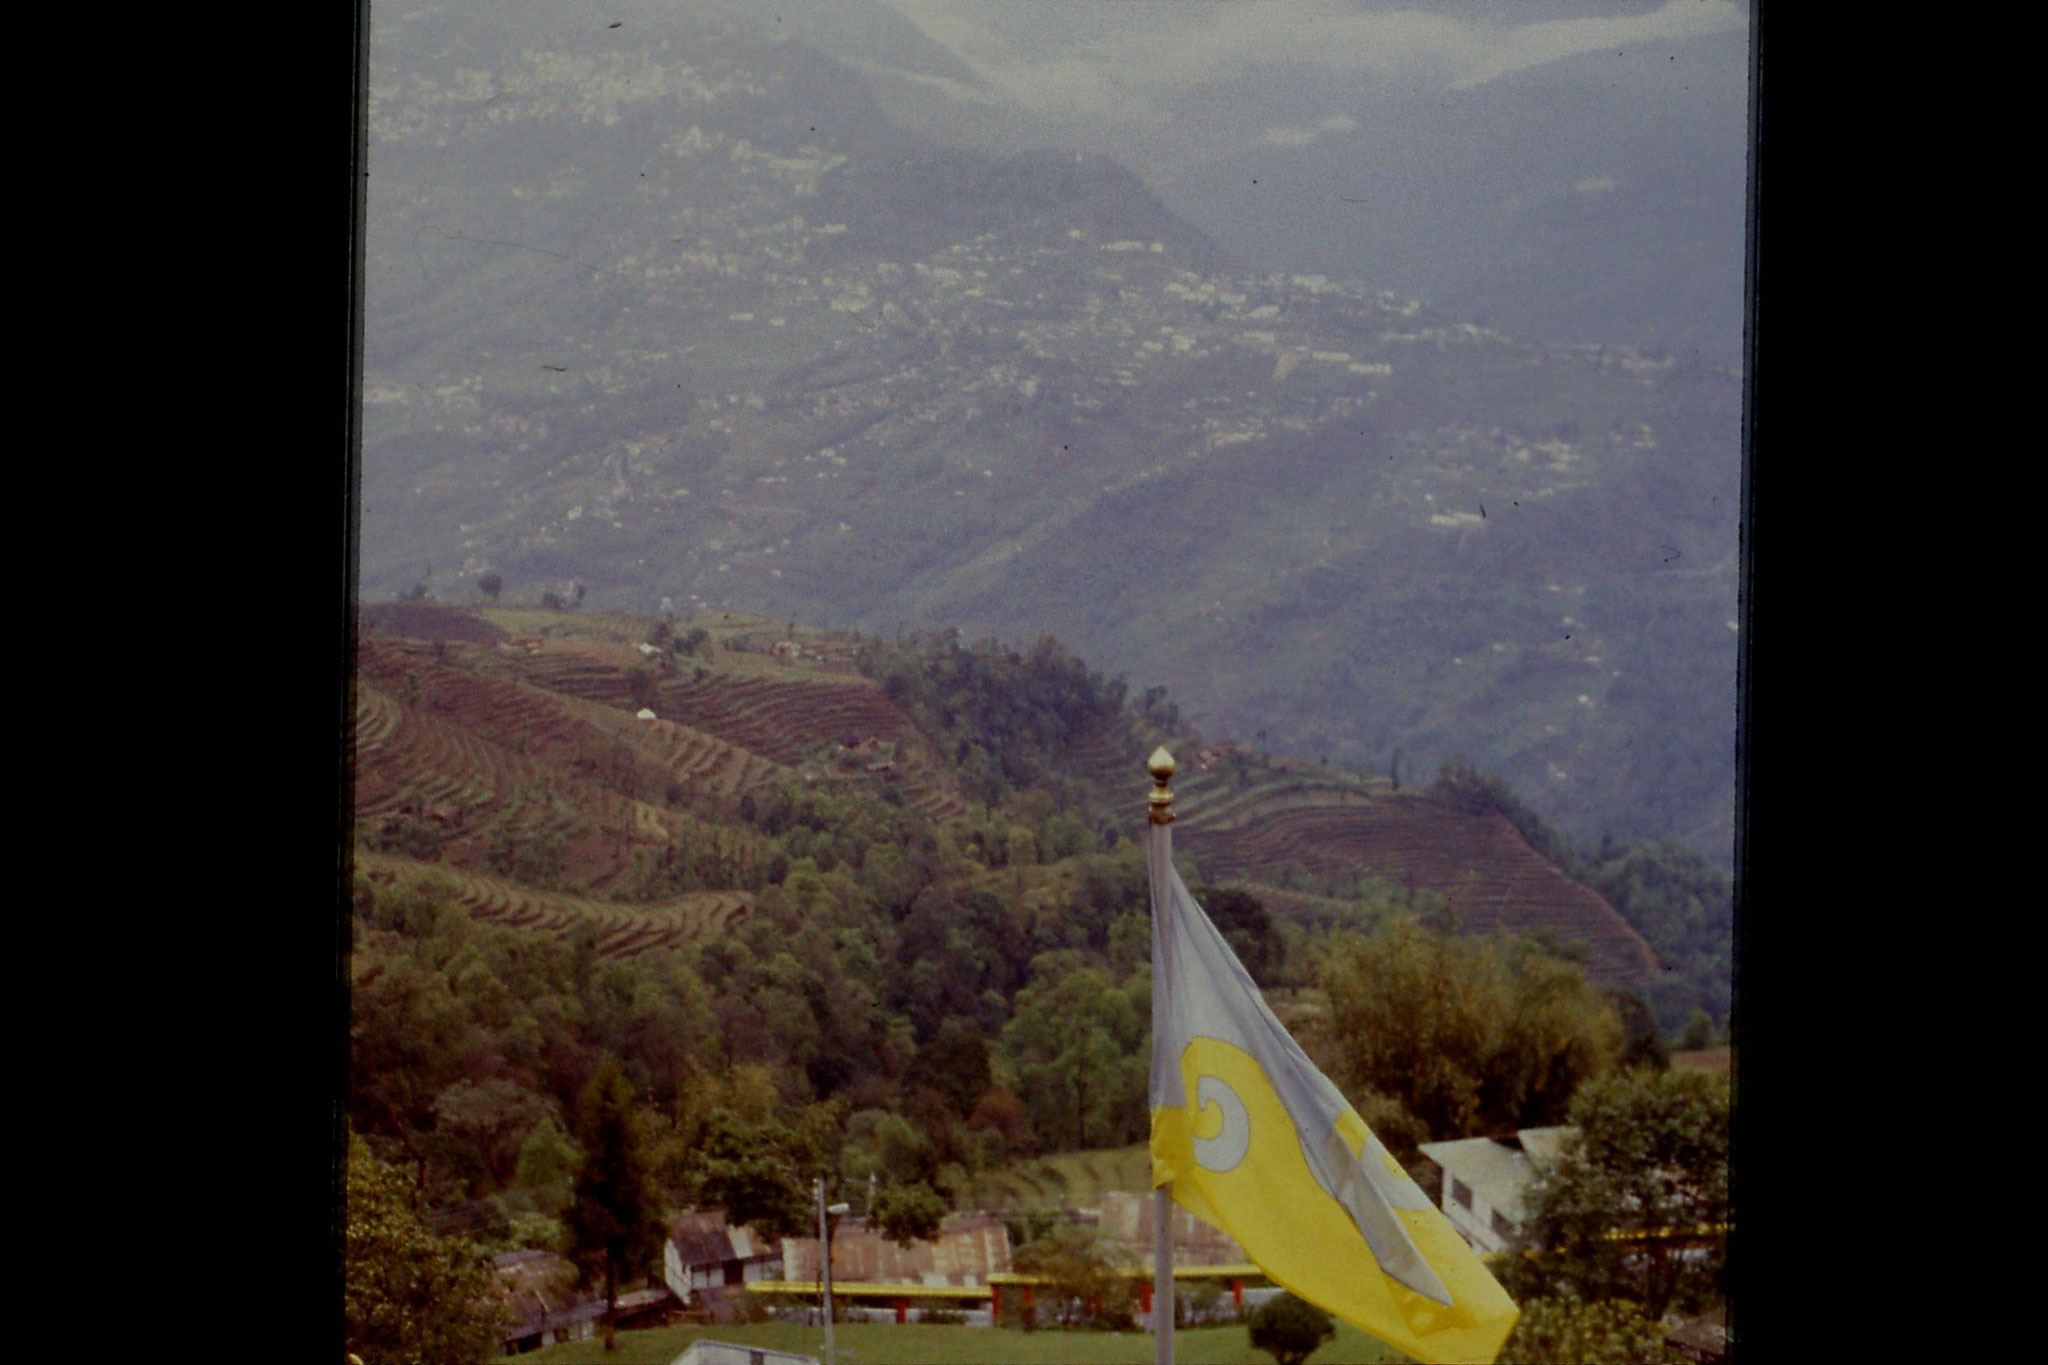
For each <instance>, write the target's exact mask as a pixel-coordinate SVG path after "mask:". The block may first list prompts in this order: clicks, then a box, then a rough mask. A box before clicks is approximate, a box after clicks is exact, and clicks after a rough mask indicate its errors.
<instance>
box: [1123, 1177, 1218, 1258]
mask: <svg viewBox="0 0 2048 1365" xmlns="http://www.w3.org/2000/svg"><path fill="white" fill-rule="evenodd" d="M1096 1226H1097V1227H1098V1228H1100V1229H1101V1230H1102V1233H1103V1235H1104V1236H1106V1237H1109V1238H1112V1239H1114V1240H1115V1241H1117V1242H1121V1243H1122V1244H1123V1245H1125V1246H1127V1247H1129V1248H1131V1250H1132V1251H1134V1252H1136V1253H1137V1254H1138V1255H1139V1256H1140V1257H1141V1258H1143V1259H1144V1260H1146V1261H1147V1262H1149V1261H1150V1260H1151V1257H1152V1196H1151V1195H1150V1194H1149V1193H1144V1194H1140V1193H1136V1192H1134V1191H1130V1190H1108V1191H1105V1192H1104V1193H1103V1195H1102V1214H1101V1219H1100V1221H1099V1222H1098V1223H1097V1224H1096ZM1172 1229H1173V1261H1174V1264H1175V1265H1221V1264H1235V1263H1237V1262H1239V1261H1242V1260H1244V1259H1245V1254H1244V1248H1243V1247H1241V1246H1239V1245H1238V1244H1237V1242H1236V1241H1235V1240H1233V1239H1232V1238H1231V1237H1230V1235H1229V1234H1228V1233H1225V1232H1220V1231H1218V1230H1217V1229H1215V1228H1212V1227H1210V1226H1209V1225H1208V1224H1207V1223H1204V1222H1203V1221H1201V1220H1200V1219H1199V1218H1196V1217H1195V1216H1194V1215H1193V1214H1191V1213H1189V1212H1188V1211H1187V1210H1186V1209H1184V1208H1182V1207H1181V1206H1180V1205H1179V1204H1175V1205H1174V1206H1173V1221H1172Z"/></svg>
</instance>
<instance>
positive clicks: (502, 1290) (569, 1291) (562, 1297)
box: [491, 1249, 604, 1355]
mask: <svg viewBox="0 0 2048 1365" xmlns="http://www.w3.org/2000/svg"><path fill="white" fill-rule="evenodd" d="M491 1264H492V1266H493V1268H495V1269H496V1271H497V1273H498V1293H499V1296H500V1297H501V1298H502V1299H503V1300H504V1303H505V1317H504V1321H503V1323H502V1325H501V1326H500V1328H499V1333H498V1345H499V1346H500V1347H501V1348H502V1349H503V1350H504V1352H505V1354H507V1355H515V1354H518V1353H520V1352H522V1351H537V1350H539V1349H540V1348H541V1347H543V1346H552V1345H554V1344H555V1343H557V1342H562V1341H582V1340H584V1339H585V1338H587V1337H590V1336H592V1335H594V1334H595V1333H596V1330H597V1326H596V1324H597V1322H598V1321H599V1319H601V1318H603V1317H604V1300H603V1298H601V1297H599V1296H598V1295H595V1294H589V1293H583V1292H579V1291H578V1290H577V1288H576V1267H575V1266H573V1265H571V1264H570V1263H569V1262H568V1261H567V1260H565V1259H564V1258H562V1257H560V1256H557V1255H555V1254H554V1253H553V1252H552V1251H539V1250H531V1249H529V1250H525V1251H507V1252H505V1253H503V1254H502V1255H498V1256H493V1257H492V1258H491Z"/></svg>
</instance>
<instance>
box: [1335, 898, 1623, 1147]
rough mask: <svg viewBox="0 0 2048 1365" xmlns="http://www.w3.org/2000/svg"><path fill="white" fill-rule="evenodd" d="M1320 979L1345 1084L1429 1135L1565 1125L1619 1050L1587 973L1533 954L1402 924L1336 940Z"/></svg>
mask: <svg viewBox="0 0 2048 1365" xmlns="http://www.w3.org/2000/svg"><path fill="white" fill-rule="evenodd" d="M1321 979H1322V983H1323V987H1324V989H1325V990H1326V991H1327V992H1328V993H1329V997H1330V1029H1329V1034H1328V1036H1329V1037H1330V1038H1331V1040H1332V1042H1333V1046H1334V1049H1335V1052H1336V1070H1337V1072H1338V1075H1337V1079H1338V1080H1339V1081H1341V1082H1342V1083H1344V1084H1345V1085H1347V1086H1349V1087H1350V1088H1352V1089H1353V1090H1355V1091H1361V1092H1362V1091H1377V1092H1378V1093H1380V1094H1382V1095H1385V1096H1387V1097H1389V1098H1391V1099H1393V1100H1394V1101H1396V1102H1397V1103H1398V1104H1399V1105H1400V1106H1401V1107H1402V1108H1403V1109H1405V1110H1406V1111H1407V1112H1408V1113H1409V1114H1412V1115H1413V1116H1414V1117H1415V1119H1416V1120H1417V1121H1419V1122H1420V1124H1421V1125H1422V1127H1423V1128H1424V1129H1426V1130H1427V1132H1428V1135H1429V1136H1430V1137H1431V1138H1436V1139H1442V1138H1457V1137H1466V1136H1469V1135H1471V1134H1473V1133H1479V1132H1485V1131H1488V1130H1492V1129H1502V1128H1515V1127H1534V1126H1542V1125H1545V1124H1552V1123H1558V1122H1561V1121H1562V1120H1563V1118H1564V1114H1565V1109H1566V1106H1567V1104H1568V1103H1569V1102H1570V1099H1571V1096H1572V1094H1573V1092H1574V1091H1575V1090H1576V1089H1577V1088H1578V1086H1579V1084H1580V1083H1581V1082H1582V1081H1584V1080H1585V1079H1587V1078H1588V1077H1591V1076H1597V1075H1601V1074H1604V1073H1605V1072H1606V1071H1607V1070H1608V1069H1609V1068H1610V1067H1612V1066H1613V1064H1614V1060H1615V1057H1616V1056H1617V1055H1618V1054H1619V1052H1620V1048H1621V1039H1622V1029H1621V1021H1620V1019H1619V1017H1618V1016H1617V1015H1616V1013H1615V1010H1614V1007H1613V1005H1612V1004H1611V1003H1610V1002H1609V1001H1607V1000H1606V999H1604V998H1603V997H1602V996H1601V995H1600V993H1599V992H1598V991H1597V990H1595V989H1594V988H1593V987H1592V986H1591V985H1590V984H1589V983H1588V982H1587V981H1586V979H1585V973H1584V970H1583V969H1582V968H1581V967H1579V966H1578V965H1577V964H1576V963H1568V962H1562V961H1559V960H1558V959H1556V958H1552V957H1548V956H1545V955H1544V954H1542V953H1540V952H1538V951H1536V950H1534V948H1533V947H1531V946H1530V945H1527V944H1517V943H1509V942H1502V941H1498V940H1485V939H1469V938H1454V937H1449V936H1442V935H1436V934H1432V933H1429V932H1428V931H1426V930H1424V929H1423V928H1422V927H1421V926H1420V925H1418V924H1416V923H1415V921H1413V920H1412V919H1409V918H1406V917H1395V918H1392V919H1389V920H1388V921H1387V922H1386V923H1385V924H1383V925H1382V926H1381V927H1380V929H1379V930H1378V931H1376V932H1375V933H1374V934H1373V935H1372V936H1371V937H1369V938H1358V937H1355V936H1354V937H1343V938H1339V939H1338V940H1336V941H1335V943H1334V944H1333V946H1332V948H1331V950H1330V951H1329V952H1328V954H1327V955H1326V956H1325V959H1324V961H1323V964H1322V972H1321Z"/></svg>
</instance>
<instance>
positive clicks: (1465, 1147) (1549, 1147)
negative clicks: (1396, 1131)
mask: <svg viewBox="0 0 2048 1365" xmlns="http://www.w3.org/2000/svg"><path fill="white" fill-rule="evenodd" d="M1576 1131H1577V1130H1576V1129H1574V1128H1528V1129H1524V1130H1523V1131H1522V1132H1520V1133H1517V1134H1516V1135H1515V1138H1516V1140H1515V1141H1514V1142H1501V1141H1499V1140H1498V1139H1495V1138H1484V1137H1477V1138H1460V1139H1458V1140H1457V1141H1455V1142H1425V1143H1423V1144H1422V1154H1423V1155H1424V1156H1426V1157H1428V1158H1429V1159H1430V1160H1431V1161H1434V1162H1435V1163H1436V1164H1437V1165H1439V1166H1441V1167H1443V1169H1444V1174H1445V1175H1448V1176H1454V1177H1456V1178H1457V1179H1458V1180H1461V1181H1463V1182H1464V1183H1465V1184H1466V1185H1468V1186H1470V1187H1471V1189H1472V1192H1473V1193H1474V1194H1476V1195H1478V1196H1479V1197H1480V1198H1481V1199H1483V1200H1485V1201H1486V1204H1487V1207H1489V1208H1492V1209H1495V1210H1498V1211H1499V1212H1500V1213H1501V1214H1502V1215H1504V1216H1506V1217H1508V1218H1511V1219H1513V1220H1514V1221H1516V1222H1520V1221H1521V1220H1522V1218H1523V1217H1524V1216H1525V1213H1526V1210H1525V1209H1524V1208H1523V1206H1522V1194H1523V1192H1524V1191H1525V1190H1527V1188H1528V1187H1529V1184H1530V1182H1531V1181H1533V1180H1535V1179H1536V1177H1537V1176H1538V1175H1540V1174H1542V1172H1543V1171H1544V1170H1546V1169H1548V1167H1549V1166H1550V1164H1551V1163H1552V1162H1553V1161H1555V1160H1556V1154H1557V1151H1558V1147H1559V1144H1560V1143H1561V1142H1562V1141H1563V1139H1564V1138H1565V1137H1567V1136H1569V1135H1570V1134H1572V1133H1574V1132H1576ZM1532 1156H1533V1157H1534V1158H1535V1159H1534V1160H1532V1159H1531V1158H1532ZM1449 1197H1450V1192H1449V1188H1448V1187H1446V1190H1445V1198H1447V1199H1448V1198H1449Z"/></svg>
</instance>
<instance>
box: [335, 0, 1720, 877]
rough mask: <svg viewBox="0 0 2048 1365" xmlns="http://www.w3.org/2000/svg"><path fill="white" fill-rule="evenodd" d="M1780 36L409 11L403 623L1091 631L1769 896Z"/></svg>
mask: <svg viewBox="0 0 2048 1365" xmlns="http://www.w3.org/2000/svg"><path fill="white" fill-rule="evenodd" d="M1749 37H1750V35H1749V23H1748V18H1747V13H1746V10H1745V9H1744V7H1743V6H1740V5H1737V4H1734V3H1729V0H1674V2H1673V3H1665V4H1621V3H1615V4H1605V3H1598V4H1595V3H1573V4H1551V3H1544V2H1542V0H1537V2H1536V3H1518V4H1490V3H1471V4H1415V5H1402V6H1390V5H1364V4H1330V5H1296V4H1285V3H1270V4H1258V3H1254V4H1232V5H1210V4H1201V3H1194V4H1176V5H1153V4H1131V5H1102V4H1087V5H1068V4H1057V3H1050V4H1047V3H1041V4H1029V5H1025V4H1010V3H983V2H981V0H954V2H953V3H931V4H920V3H910V2H909V0H904V2H903V3H890V4H885V3H878V2H871V0H834V2H833V3H830V4H825V3H801V4H780V5H776V6H760V5H739V4H731V5H726V4H716V3H703V4H690V5H657V4H647V3H639V4H633V3H625V4H615V5H607V6H603V7H582V6H578V7H569V6H563V5H559V4H542V3H522V2H521V0H506V2H505V3H498V4H493V5H491V6H489V7H488V8H487V9H486V8H482V7H476V6H469V5H460V4H450V3H429V2H422V3H401V2H399V0H391V2H389V3H379V4H378V5H376V6H375V7H374V9H373V12H372V15H371V71H370V100H369V110H368V122H369V128H368V135H369V170H370V176H369V185H370V192H369V210H368V239H367V256H368V270H369V279H368V297H367V321H366V335H365V351H364V363H363V369H364V377H363V402H364V411H363V433H364V434H363V446H362V515H361V525H360V538H361V584H360V587H361V596H362V600H363V601H364V602H366V603H368V602H377V601H390V600H391V599H393V598H394V597H398V596H401V595H406V594H409V593H412V592H416V591H419V590H421V589H422V588H423V589H424V591H426V592H427V593H429V594H431V595H432V596H433V597H435V598H438V599H441V600H443V601H472V600H475V599H476V598H477V596H478V590H477V587H476V584H477V580H478V579H479V578H480V577H482V576H483V575H485V574H491V573H494V574H497V575H499V577H500V578H501V580H502V582H503V585H504V593H505V595H506V598H507V600H511V599H515V598H516V599H522V600H528V601H531V600H535V599H538V598H539V597H540V595H541V594H543V593H548V592H552V593H555V594H558V595H560V596H562V597H564V598H565V599H566V598H569V597H571V596H572V595H573V594H574V593H575V591H576V590H577V587H578V585H580V586H581V588H582V589H583V590H584V591H586V592H587V597H586V598H585V601H584V609H585V610H597V609H600V608H610V609H621V610H632V611H640V612H648V613H657V612H674V613H689V612H694V611H700V610H704V609H707V608H712V609H729V610H732V611H734V612H746V613H750V614H754V615H757V616H762V617H770V618H777V619H785V620H789V621H792V622H800V623H803V624H806V625H815V626H821V627H832V628H843V629H858V630H862V631H866V632H870V633H881V634H885V635H893V634H895V633H896V632H898V631H899V630H904V629H908V630H919V631H924V630H944V629H950V628H956V627H957V628H958V629H959V630H960V631H962V632H963V634H964V635H966V636H967V637H969V638H974V637H977V636H980V635H983V634H993V635H996V636H998V637H1000V638H1002V639H1004V640H1006V641H1010V642H1013V643H1021V642H1028V641H1030V640H1031V639H1033V638H1035V637H1036V636H1038V635H1039V634H1040V633H1041V632H1048V631H1049V632H1052V633H1054V634H1056V635H1057V636H1058V637H1059V639H1060V641H1061V642H1063V643H1064V644H1065V645H1066V646H1067V647H1068V648H1069V649H1071V650H1072V651H1074V653H1076V654H1077V655H1079V656H1081V657H1082V658H1085V659H1086V660H1088V662H1089V663H1090V664H1091V665H1092V666H1094V667H1098V668H1103V669H1108V670H1112V671H1116V672H1121V673H1123V674H1125V675H1126V676H1128V677H1129V678H1130V679H1131V680H1132V683H1133V690H1134V691H1139V690H1142V689H1144V688H1146V687H1149V686H1154V685H1164V686H1165V687H1167V688H1168V689H1169V690H1170V695H1171V698H1172V700H1173V701H1175V702H1176V703H1178V705H1179V707H1180V709H1181V713H1182V715H1183V716H1184V717H1185V719H1186V720H1187V721H1189V722H1191V723H1192V724H1193V726H1195V727H1196V728H1198V729H1199V730H1200V731H1201V732H1202V733H1203V735H1204V736H1206V737H1208V738H1211V739H1219V738H1237V739H1242V740H1245V741H1254V742H1256V743H1258V744H1259V745H1260V747H1261V748H1263V749H1267V750H1270V751H1273V752H1276V753H1282V754H1289V755H1293V756H1296V757H1299V758H1305V759H1309V760H1311V761H1315V760H1328V761H1329V762H1330V763H1332V764H1341V765H1349V766H1353V767H1357V768H1361V769H1364V770H1368V771H1372V772H1376V773H1381V774H1385V773H1388V772H1389V771H1390V770H1391V769H1392V768H1393V767H1394V766H1395V765H1396V764H1398V766H1399V771H1400V773H1401V775H1402V776H1403V777H1404V778H1407V777H1411V776H1412V777H1413V778H1414V779H1415V780H1417V781H1427V780H1428V779H1429V778H1430V777H1432V776H1433V775H1434V774H1435V772H1436V770H1437V767H1438V766H1439V765H1440V764H1442V763H1443V762H1445V761H1446V760H1448V759H1450V758H1451V757H1452V756H1454V755H1465V756H1468V757H1469V758H1470V759H1471V760H1473V761H1474V762H1476V763H1477V764H1478V765H1479V766H1480V767H1482V768H1485V769H1487V770H1490V771H1493V772H1496V773H1498V774H1500V775H1501V777H1503V778H1504V779H1505V780H1506V781H1507V782H1508V783H1509V784H1510V785H1511V786H1512V787H1513V789H1514V790H1515V791H1516V792H1517V793H1518V794H1519V795H1520V796H1522V797H1523V798H1524V799H1525V800H1526V801H1527V802H1528V804H1529V805H1530V806H1531V807H1533V808H1534V809H1535V810H1537V811H1538V812H1539V813H1541V814H1542V815H1543V816H1544V817H1545V818H1546V819H1548V820H1549V821H1551V822H1552V823H1553V824H1555V825H1556V826H1558V827H1559V828H1560V829H1561V830H1563V831H1564V832H1565V833H1566V834H1567V835H1569V836H1571V837H1573V838H1574V839H1579V840H1592V839H1596V838H1597V837H1598V836H1599V835H1600V834H1602V833H1611V834H1613V835H1615V836H1617V837H1622V838H1640V837H1675V838H1681V839H1684V840H1685V841H1686V842H1688V843H1689V844H1691V845H1692V846H1693V847H1694V848H1696V849H1697V850H1698V851H1699V852H1700V853H1702V854H1703V855H1705V856H1706V857H1708V858H1710V859H1712V860H1713V861H1714V862H1716V863H1718V864H1720V865H1721V866H1723V867H1724V868H1725V867H1728V866H1729V865H1730V864H1731V862H1732V839H1733V821H1734V799H1735V785H1734V784H1735V778H1734V772H1735V744H1734V740H1735V715H1736V696H1735V660H1736V647H1737V638H1738V624H1739V620H1740V612H1739V607H1738V599H1739V588H1740V584H1739V576H1738V571H1737V559H1738V545H1739V529H1740V528H1739V515H1740V503H1741V484H1740V480H1741V442H1742V426H1741V423H1742V396H1743V379H1742V372H1741V358H1742V335H1741V319H1742V316H1743V309H1742V283H1743V281H1742V269H1743V266H1742V262H1743V250H1744V231H1745V216H1744V214H1745V210H1744V193H1745V191H1744V186H1745V165H1746V154H1747V148H1748V133H1747V130H1746V113H1747V105H1748V94H1747V82H1748V61H1749V55H1748V48H1749ZM1133 782H1134V786H1135V785H1136V782H1137V775H1136V774H1134V775H1133Z"/></svg>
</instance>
